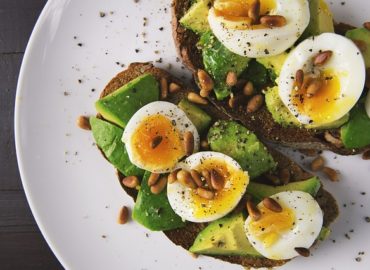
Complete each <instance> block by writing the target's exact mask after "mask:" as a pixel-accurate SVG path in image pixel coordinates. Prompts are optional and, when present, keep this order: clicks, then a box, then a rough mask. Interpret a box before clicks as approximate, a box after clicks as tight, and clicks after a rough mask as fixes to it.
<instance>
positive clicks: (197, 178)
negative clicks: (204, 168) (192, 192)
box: [190, 170, 203, 187]
mask: <svg viewBox="0 0 370 270" xmlns="http://www.w3.org/2000/svg"><path fill="white" fill-rule="evenodd" d="M190 175H191V177H192V178H193V180H194V183H195V184H196V185H197V186H198V187H202V186H203V182H202V178H201V176H200V174H199V172H198V171H196V170H190Z"/></svg>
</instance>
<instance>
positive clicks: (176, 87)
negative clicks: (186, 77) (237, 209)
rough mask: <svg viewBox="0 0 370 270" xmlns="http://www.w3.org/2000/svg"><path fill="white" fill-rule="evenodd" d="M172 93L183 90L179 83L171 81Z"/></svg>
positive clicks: (170, 89)
mask: <svg viewBox="0 0 370 270" xmlns="http://www.w3.org/2000/svg"><path fill="white" fill-rule="evenodd" d="M168 90H169V91H170V93H177V92H179V91H180V90H181V86H180V85H178V84H177V83H173V82H172V83H170V86H169V89H168Z"/></svg>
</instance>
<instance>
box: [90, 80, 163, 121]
mask: <svg viewBox="0 0 370 270" xmlns="http://www.w3.org/2000/svg"><path fill="white" fill-rule="evenodd" d="M158 99H159V87H158V82H157V80H156V79H155V77H154V76H153V75H151V74H144V75H142V76H140V77H137V78H136V79H134V80H132V81H131V82H129V83H128V84H126V85H124V86H122V87H121V88H119V89H118V90H116V91H114V92H113V93H111V94H110V95H107V96H106V97H104V98H102V99H99V100H98V101H97V102H96V103H95V107H96V110H97V111H98V112H99V113H100V114H101V115H102V116H103V117H104V118H105V119H107V120H108V121H110V122H112V123H114V124H116V125H118V126H120V127H122V128H124V127H125V126H126V125H127V122H128V121H129V120H130V118H131V117H132V116H133V115H134V113H135V112H136V111H137V110H139V109H140V108H141V107H143V106H144V105H146V104H148V103H150V102H153V101H157V100H158Z"/></svg>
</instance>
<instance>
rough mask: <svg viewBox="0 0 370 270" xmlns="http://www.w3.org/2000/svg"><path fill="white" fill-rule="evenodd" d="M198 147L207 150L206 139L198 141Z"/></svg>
mask: <svg viewBox="0 0 370 270" xmlns="http://www.w3.org/2000/svg"><path fill="white" fill-rule="evenodd" d="M200 147H201V148H202V149H203V150H208V149H209V143H208V141H207V140H201V141H200Z"/></svg>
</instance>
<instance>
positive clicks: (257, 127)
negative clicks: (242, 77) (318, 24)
mask: <svg viewBox="0 0 370 270" xmlns="http://www.w3.org/2000/svg"><path fill="white" fill-rule="evenodd" d="M191 3H192V1H191V0H173V3H172V30H173V31H172V32H173V38H174V41H175V46H176V48H177V52H178V55H179V56H180V58H181V59H182V62H183V63H184V65H185V66H186V67H187V68H188V69H190V70H191V71H192V72H193V74H194V75H195V74H196V71H197V70H198V69H204V65H203V60H202V55H201V51H200V50H199V49H198V48H197V46H196V45H197V43H198V41H199V36H198V35H196V34H195V33H194V32H192V31H190V30H188V29H186V28H184V27H182V26H181V24H180V23H179V20H180V19H181V18H182V17H183V15H184V14H185V13H186V11H187V10H188V9H189V8H190V6H191ZM336 26H337V27H336V31H337V32H338V33H343V31H345V29H350V26H348V25H344V24H338V25H336ZM210 100H211V102H212V103H213V104H214V105H215V106H216V107H218V108H219V109H220V110H222V111H223V112H224V113H225V114H227V115H228V116H230V117H231V118H233V119H234V120H238V121H240V122H241V123H243V124H244V125H245V126H246V127H247V128H248V129H250V130H251V131H253V132H254V133H256V134H257V135H258V137H259V138H261V139H262V140H266V141H269V142H273V143H278V144H281V145H284V146H288V147H292V148H296V149H317V150H330V151H332V152H335V153H338V154H341V155H353V154H358V153H360V152H363V151H364V150H366V149H368V148H370V146H369V147H366V148H357V149H347V148H344V147H338V146H336V145H335V144H333V143H330V142H328V141H327V140H326V139H325V131H326V130H313V129H304V128H298V127H282V126H281V125H279V124H278V123H276V122H275V121H274V119H273V118H272V115H271V113H270V112H269V111H268V110H267V108H266V106H265V105H264V106H263V107H262V108H261V109H259V110H258V111H257V112H254V113H247V112H246V109H245V108H240V107H239V108H236V109H231V108H230V107H229V105H228V102H227V101H218V100H216V99H215V98H213V97H210ZM327 131H329V132H332V133H333V134H337V133H338V132H339V129H333V130H327Z"/></svg>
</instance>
